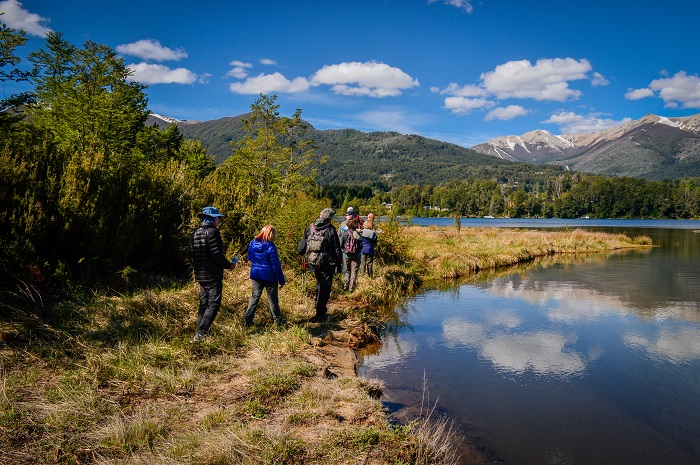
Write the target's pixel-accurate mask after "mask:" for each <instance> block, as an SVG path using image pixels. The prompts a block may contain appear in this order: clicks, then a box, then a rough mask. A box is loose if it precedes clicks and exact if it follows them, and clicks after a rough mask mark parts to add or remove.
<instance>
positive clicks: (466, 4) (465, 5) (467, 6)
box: [428, 0, 474, 14]
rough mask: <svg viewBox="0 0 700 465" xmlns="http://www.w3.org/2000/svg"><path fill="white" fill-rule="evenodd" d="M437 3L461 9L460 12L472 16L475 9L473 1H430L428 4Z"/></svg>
mask: <svg viewBox="0 0 700 465" xmlns="http://www.w3.org/2000/svg"><path fill="white" fill-rule="evenodd" d="M437 1H442V3H444V4H445V5H450V6H453V7H455V8H459V9H460V10H464V11H465V12H467V13H469V14H471V12H472V11H474V7H473V6H472V2H471V0H428V3H435V2H437Z"/></svg>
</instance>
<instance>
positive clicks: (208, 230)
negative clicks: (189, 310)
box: [190, 207, 237, 342]
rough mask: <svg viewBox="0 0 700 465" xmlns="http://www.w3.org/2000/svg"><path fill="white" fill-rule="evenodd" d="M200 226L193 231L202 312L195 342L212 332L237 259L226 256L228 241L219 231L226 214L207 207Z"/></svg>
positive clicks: (193, 248) (200, 312) (199, 314)
mask: <svg viewBox="0 0 700 465" xmlns="http://www.w3.org/2000/svg"><path fill="white" fill-rule="evenodd" d="M198 216H199V218H200V219H201V220H202V222H201V224H200V225H199V227H198V228H197V229H196V230H195V232H194V234H192V240H191V242H190V249H191V251H192V265H193V268H194V279H195V281H197V283H198V284H199V311H198V313H197V332H196V334H195V335H194V342H199V341H201V340H202V339H203V338H204V336H206V335H207V333H208V332H209V328H210V327H211V325H212V323H213V322H214V319H215V318H216V314H217V313H218V312H219V307H221V294H222V291H223V280H224V270H233V269H234V268H235V267H236V262H237V260H236V258H235V257H234V260H233V262H231V261H229V260H228V259H227V258H226V256H225V255H224V252H225V251H224V243H223V241H222V240H221V233H220V232H219V229H218V228H219V222H220V221H221V218H222V217H223V216H224V215H222V214H221V213H219V210H218V209H217V208H216V207H204V208H203V209H202V213H200V214H199V215H198Z"/></svg>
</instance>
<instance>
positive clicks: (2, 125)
mask: <svg viewBox="0 0 700 465" xmlns="http://www.w3.org/2000/svg"><path fill="white" fill-rule="evenodd" d="M3 14H4V13H3V12H0V16H2V15H3ZM26 42H27V35H26V33H25V32H24V31H15V30H13V29H10V28H9V27H7V26H6V25H5V23H0V82H6V81H15V82H20V81H27V80H29V77H30V73H29V72H26V71H22V70H20V69H19V68H17V64H18V63H19V62H20V61H21V60H20V58H19V56H17V55H16V53H15V51H16V50H17V48H19V47H21V46H22V45H24V44H25V43H26ZM30 98H31V97H30V95H29V94H28V93H21V94H16V95H11V96H10V97H7V98H4V99H0V133H4V132H6V131H7V130H8V129H9V127H10V124H12V123H15V122H17V121H19V120H20V118H21V112H19V114H13V112H12V111H10V110H12V109H14V108H17V109H21V107H22V106H23V105H25V104H26V103H28V102H29V101H30Z"/></svg>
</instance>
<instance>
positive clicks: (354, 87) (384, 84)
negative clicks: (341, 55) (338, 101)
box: [310, 61, 419, 98]
mask: <svg viewBox="0 0 700 465" xmlns="http://www.w3.org/2000/svg"><path fill="white" fill-rule="evenodd" d="M310 84H311V85H313V86H319V85H322V84H325V85H329V86H331V88H332V89H333V91H334V92H335V93H336V94H341V95H359V96H368V97H378V98H381V97H394V96H398V95H401V94H402V91H404V90H407V89H411V88H413V87H417V86H419V83H418V80H417V79H413V78H412V77H411V76H409V75H408V74H406V73H405V72H403V71H402V70H400V69H399V68H395V67H392V66H389V65H386V64H384V63H378V62H375V61H369V62H366V63H359V62H350V63H340V64H335V65H326V66H324V67H323V68H321V69H320V70H318V71H317V72H316V73H315V74H314V75H313V76H311V79H310Z"/></svg>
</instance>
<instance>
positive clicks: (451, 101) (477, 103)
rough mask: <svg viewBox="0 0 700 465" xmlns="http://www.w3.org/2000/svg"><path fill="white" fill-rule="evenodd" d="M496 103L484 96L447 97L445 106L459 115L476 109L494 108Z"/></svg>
mask: <svg viewBox="0 0 700 465" xmlns="http://www.w3.org/2000/svg"><path fill="white" fill-rule="evenodd" d="M495 105H496V104H495V103H494V102H491V101H489V100H486V99H484V98H471V99H470V98H466V97H446V98H445V108H447V109H448V110H450V111H451V112H452V113H454V114H457V115H468V114H469V113H471V112H472V111H474V110H482V109H487V108H493V107H494V106H495Z"/></svg>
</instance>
